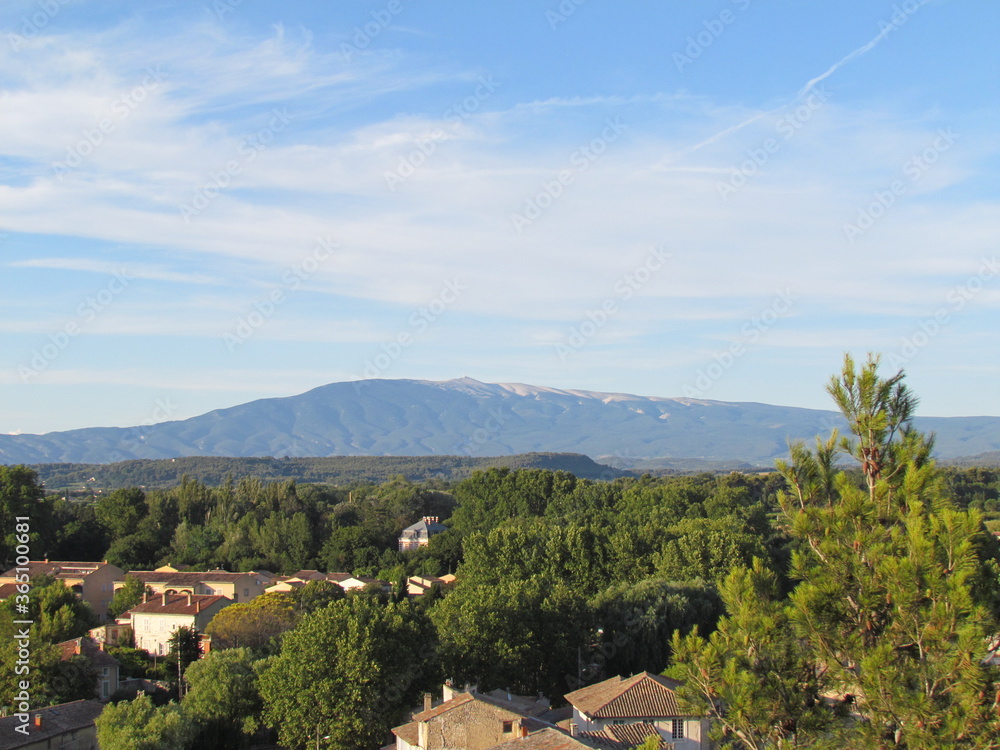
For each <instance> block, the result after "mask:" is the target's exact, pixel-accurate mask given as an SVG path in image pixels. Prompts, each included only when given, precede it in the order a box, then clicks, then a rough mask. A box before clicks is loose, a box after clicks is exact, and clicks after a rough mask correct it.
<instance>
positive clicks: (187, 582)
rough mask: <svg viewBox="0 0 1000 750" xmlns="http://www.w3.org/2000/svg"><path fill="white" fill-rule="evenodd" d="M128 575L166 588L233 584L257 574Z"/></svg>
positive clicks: (137, 572) (152, 572) (149, 572)
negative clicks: (201, 584) (203, 584)
mask: <svg viewBox="0 0 1000 750" xmlns="http://www.w3.org/2000/svg"><path fill="white" fill-rule="evenodd" d="M126 575H130V576H134V577H136V578H138V579H139V580H140V581H142V582H143V583H162V584H164V585H165V586H194V585H195V584H197V583H202V582H205V583H213V582H215V583H233V582H234V581H238V580H240V579H241V578H243V577H244V576H251V577H252V576H254V575H256V574H255V573H230V572H229V571H227V570H206V571H200V572H199V571H191V570H184V571H179V572H177V573H170V572H163V571H155V570H133V571H131V572H129V573H127V574H126Z"/></svg>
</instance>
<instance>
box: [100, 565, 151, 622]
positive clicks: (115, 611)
mask: <svg viewBox="0 0 1000 750" xmlns="http://www.w3.org/2000/svg"><path fill="white" fill-rule="evenodd" d="M143 594H148V595H150V596H152V594H153V589H151V588H150V587H149V586H147V585H146V584H144V583H143V582H142V580H141V579H139V578H137V577H136V576H131V575H126V576H125V585H124V586H122V587H121V588H120V589H118V590H117V591H116V592H115V595H114V596H113V597H111V603H110V604H109V605H108V618H109V619H111V620H113V619H115V618H116V617H118V616H119V615H121V614H123V613H124V612H127V611H128V610H130V609H132V607H134V606H135V605H137V604H142V597H143Z"/></svg>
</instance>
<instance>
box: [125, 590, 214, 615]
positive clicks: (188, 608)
mask: <svg viewBox="0 0 1000 750" xmlns="http://www.w3.org/2000/svg"><path fill="white" fill-rule="evenodd" d="M189 599H190V601H191V603H190V604H188V600H189ZM163 601H164V595H163V594H156V595H155V596H151V597H150V598H149V601H148V602H144V603H142V604H136V605H135V606H134V607H132V609H130V610H129V612H130V613H132V614H133V615H137V614H143V615H197V614H198V613H199V612H204V611H205V610H206V609H208V608H209V607H211V606H212V605H213V604H215V603H216V602H218V601H222V602H225V603H226V604H232V601H233V600H232V599H230V598H228V597H225V596H220V595H219V594H166V602H167V603H166V604H164V603H163Z"/></svg>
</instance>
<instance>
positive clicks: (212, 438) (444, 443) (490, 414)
mask: <svg viewBox="0 0 1000 750" xmlns="http://www.w3.org/2000/svg"><path fill="white" fill-rule="evenodd" d="M914 424H915V426H916V427H917V429H920V430H922V431H926V432H935V433H937V436H938V443H937V451H936V455H937V456H938V457H940V458H956V457H962V456H971V455H974V454H979V453H988V452H990V451H996V450H1000V417H918V418H916V419H915V420H914ZM833 428H838V429H841V430H842V431H843V430H844V429H845V428H846V423H845V422H844V420H843V418H842V417H841V416H840V415H839V414H838V413H837V412H834V411H827V410H820V409H806V408H803V407H794V406H777V405H772V404H764V403H759V402H727V401H715V400H710V399H695V398H687V397H678V398H671V397H664V396H638V395H635V394H630V393H613V392H603V391H591V390H577V389H563V388H552V387H548V386H536V385H529V384H526V383H484V382H481V381H478V380H475V379H474V378H469V377H462V378H455V379H452V380H443V381H435V380H414V379H373V380H358V381H345V382H338V383H328V384H326V385H321V386H317V387H316V388H312V389H310V390H308V391H305V392H304V393H300V394H297V395H293V396H283V397H276V398H263V399H257V400H254V401H250V402H247V403H244V404H238V405H236V406H231V407H226V408H222V409H214V410H212V411H209V412H206V413H204V414H201V415H199V416H195V417H191V418H188V419H184V420H174V421H169V422H160V423H157V424H153V425H147V426H140V427H128V428H122V427H88V428H80V429H75V430H68V431H63V432H50V433H45V434H42V435H25V434H21V435H0V463H5V464H17V463H30V464H38V463H112V462H116V461H123V460H130V459H143V458H145V459H158V458H180V457H184V456H219V457H268V456H273V457H279V458H280V457H283V456H295V457H327V456H379V455H385V456H424V455H426V456H441V455H466V456H489V455H492V456H502V455H515V454H523V453H534V452H556V453H581V454H584V455H587V456H590V457H591V458H595V459H596V458H599V457H600V458H607V457H612V458H615V457H617V458H622V459H642V458H691V459H699V460H707V461H746V462H750V463H756V464H760V463H770V462H771V461H773V460H774V459H775V458H778V457H781V456H783V455H786V454H787V444H788V441H789V440H793V441H794V440H811V439H812V438H813V437H814V436H817V435H823V436H825V435H827V434H829V432H830V430H831V429H833Z"/></svg>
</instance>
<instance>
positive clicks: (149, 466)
mask: <svg viewBox="0 0 1000 750" xmlns="http://www.w3.org/2000/svg"><path fill="white" fill-rule="evenodd" d="M504 466H505V467H508V468H511V469H548V470H549V471H568V472H570V473H571V474H573V475H575V476H577V477H580V478H583V479H614V478H616V477H620V476H626V475H628V474H629V472H627V471H622V470H619V469H613V468H611V467H610V466H603V465H601V464H598V463H595V462H594V461H593V460H591V459H590V458H588V457H587V456H583V455H580V454H579V453H527V454H522V455H517V456H499V457H497V456H491V457H487V458H471V457H469V456H332V457H327V458H288V457H286V458H216V457H197V458H161V459H135V460H131V461H120V462H118V463H113V464H77V463H59V464H40V465H38V466H36V467H35V469H36V470H37V471H38V475H39V478H40V479H41V480H42V481H43V482H44V483H45V486H46V488H47V489H49V490H50V491H57V490H60V489H61V488H70V487H80V486H92V487H94V488H103V489H117V488H119V487H138V486H141V487H154V488H167V487H175V486H176V485H178V484H180V482H181V477H184V476H187V477H188V478H190V479H196V480H198V481H199V482H202V483H203V484H207V485H210V486H218V485H220V484H222V483H223V482H225V481H226V478H227V477H228V476H232V478H233V480H234V481H238V480H239V479H241V478H242V477H246V476H255V477H260V478H261V479H263V480H265V481H284V480H289V479H294V480H296V481H297V482H308V483H314V482H325V483H329V484H337V485H342V486H343V485H350V484H354V483H364V482H371V483H376V484H380V483H382V482H386V481H388V480H389V479H390V478H391V477H393V476H397V475H402V476H404V477H406V478H407V479H409V480H411V481H413V482H419V481H424V480H427V479H435V478H437V479H442V480H445V481H452V480H458V479H463V478H465V477H467V476H469V475H470V474H472V472H473V471H475V470H476V469H490V468H493V467H504Z"/></svg>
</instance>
